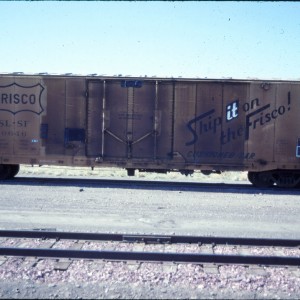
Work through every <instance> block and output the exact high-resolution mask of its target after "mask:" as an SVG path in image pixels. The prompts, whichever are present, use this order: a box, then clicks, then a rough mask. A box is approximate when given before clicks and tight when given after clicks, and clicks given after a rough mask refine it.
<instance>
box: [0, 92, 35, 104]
mask: <svg viewBox="0 0 300 300" xmlns="http://www.w3.org/2000/svg"><path fill="white" fill-rule="evenodd" d="M0 95H1V96H0V101H1V102H0V103H1V104H31V105H34V104H35V103H36V96H35V94H29V95H28V94H17V93H15V94H11V93H10V94H7V93H2V94H0Z"/></svg>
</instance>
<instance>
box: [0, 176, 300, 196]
mask: <svg viewBox="0 0 300 300" xmlns="http://www.w3.org/2000/svg"><path fill="white" fill-rule="evenodd" d="M3 184H6V185H20V184H22V185H39V186H40V185H42V186H66V185H67V186H78V187H100V188H101V187H105V188H125V189H151V190H180V191H182V190H187V191H203V190H206V191H207V190H208V191H210V190H212V191H214V192H222V193H223V192H224V190H225V191H231V192H240V191H242V192H243V193H244V192H246V193H251V194H252V193H253V192H254V191H256V190H258V191H261V190H264V192H268V193H274V192H276V193H278V192H281V191H282V192H284V193H289V191H288V190H287V189H282V188H279V187H277V186H274V187H271V188H259V189H258V188H255V187H253V186H252V185H251V184H250V183H249V184H248V183H244V182H243V183H211V182H209V183H207V182H190V181H188V182H187V181H161V180H159V181H158V180H132V179H99V178H98V179H92V178H57V177H56V178H52V177H16V178H14V179H13V180H6V181H5V182H3ZM297 191H298V190H297V189H293V192H294V193H295V192H297Z"/></svg>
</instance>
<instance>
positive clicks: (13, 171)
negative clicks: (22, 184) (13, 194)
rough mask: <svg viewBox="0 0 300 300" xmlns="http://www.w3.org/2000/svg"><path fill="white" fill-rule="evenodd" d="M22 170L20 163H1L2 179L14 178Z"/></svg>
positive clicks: (0, 173)
mask: <svg viewBox="0 0 300 300" xmlns="http://www.w3.org/2000/svg"><path fill="white" fill-rule="evenodd" d="M19 171H20V165H0V180H5V179H12V178H14V177H15V176H16V175H17V174H18V173H19Z"/></svg>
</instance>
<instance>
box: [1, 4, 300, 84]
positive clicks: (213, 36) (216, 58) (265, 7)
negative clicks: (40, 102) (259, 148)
mask: <svg viewBox="0 0 300 300" xmlns="http://www.w3.org/2000/svg"><path fill="white" fill-rule="evenodd" d="M0 25H1V30H0V45H1V47H0V56H1V58H2V59H1V64H0V72H25V73H36V72H48V73H69V72H70V73H75V74H90V73H97V74H99V75H100V74H106V75H117V74H122V75H132V76H144V75H147V76H154V75H156V76H161V77H172V76H173V77H178V76H182V77H200V78H203V77H207V78H222V77H232V78H262V79H263V78H266V79H279V78H280V79H300V2H234V1H233V2H226V1H225V2H219V1H212V2H201V1H195V2H190V1H186V2H176V1H175V2H168V1H162V2H160V1H154V2H153V1H145V2H143V1H138V2H126V1H121V2H117V1H116V2H114V1H107V2H105V1H103V2H102V1H99V2H96V1H95V2H93V1H89V2H83V1H78V2H76V1H74V2H72V1H70V2H56V1H49V2H45V1H38V2H25V1H17V2H10V1H7V2H6V1H0Z"/></svg>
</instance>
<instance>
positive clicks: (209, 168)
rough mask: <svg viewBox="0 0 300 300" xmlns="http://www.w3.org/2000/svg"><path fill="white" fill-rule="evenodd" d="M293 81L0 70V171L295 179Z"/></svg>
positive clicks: (282, 182)
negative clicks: (60, 169)
mask: <svg viewBox="0 0 300 300" xmlns="http://www.w3.org/2000/svg"><path fill="white" fill-rule="evenodd" d="M299 128H300V82H298V81H275V80H230V79H182V78H149V77H137V78H136V77H135V78H133V77H103V76H75V75H47V74H44V75H42V74H40V75H23V74H1V75H0V177H1V179H6V178H12V177H14V176H15V175H16V174H17V172H18V170H19V165H20V164H32V165H62V166H63V165H64V166H89V167H120V168H125V169H127V170H128V174H129V175H133V174H134V170H140V171H152V172H168V171H179V172H181V173H183V174H190V173H192V172H193V171H195V170H201V171H202V172H203V173H205V174H208V173H210V172H221V171H226V170H236V171H248V172H249V173H248V178H249V180H250V181H251V182H252V183H253V184H254V185H256V186H270V185H272V184H274V183H276V184H277V185H279V186H282V187H294V186H296V185H298V184H299V181H300V130H299Z"/></svg>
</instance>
